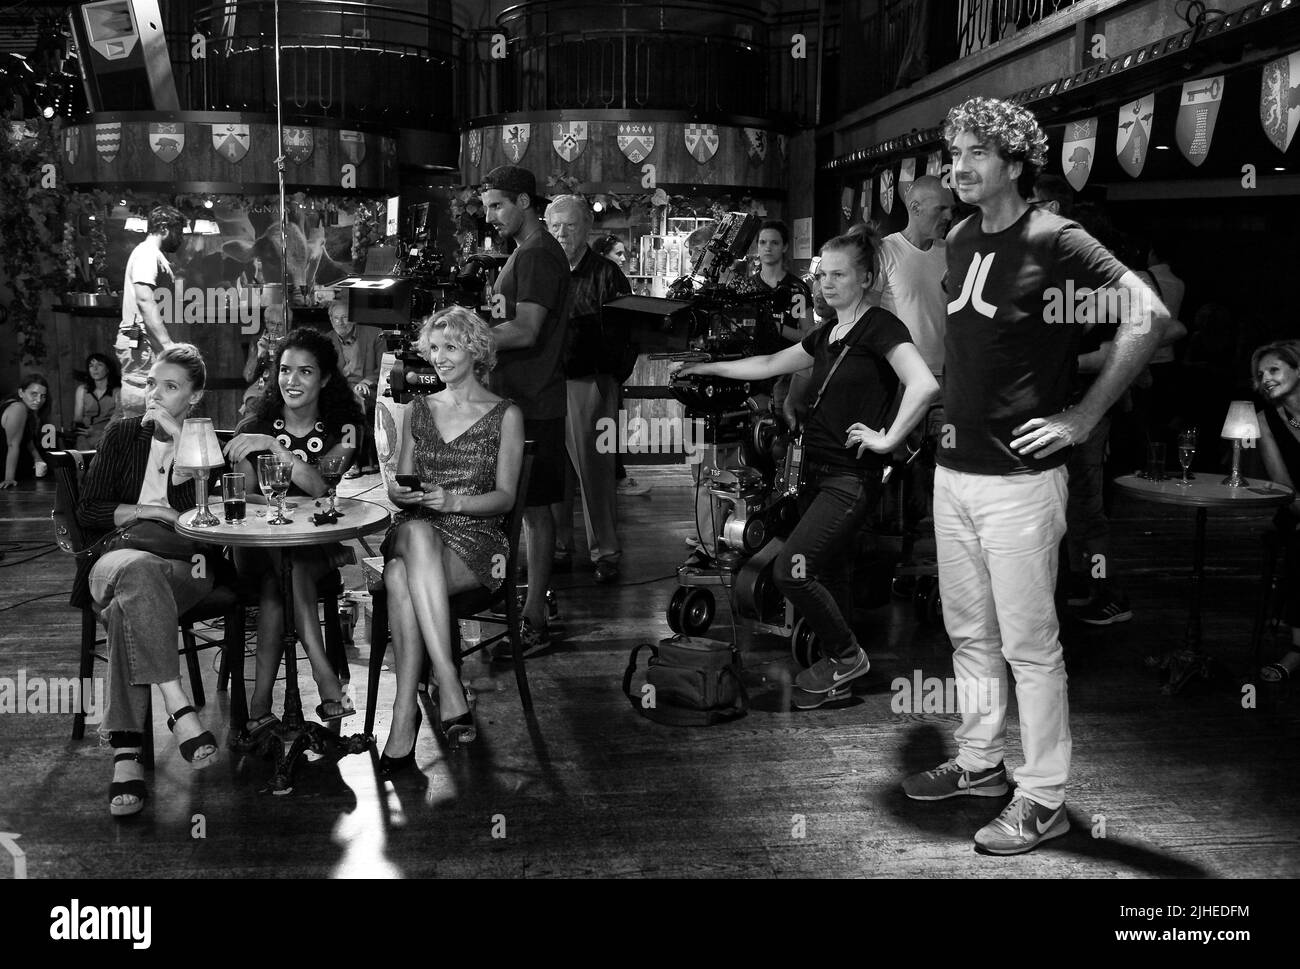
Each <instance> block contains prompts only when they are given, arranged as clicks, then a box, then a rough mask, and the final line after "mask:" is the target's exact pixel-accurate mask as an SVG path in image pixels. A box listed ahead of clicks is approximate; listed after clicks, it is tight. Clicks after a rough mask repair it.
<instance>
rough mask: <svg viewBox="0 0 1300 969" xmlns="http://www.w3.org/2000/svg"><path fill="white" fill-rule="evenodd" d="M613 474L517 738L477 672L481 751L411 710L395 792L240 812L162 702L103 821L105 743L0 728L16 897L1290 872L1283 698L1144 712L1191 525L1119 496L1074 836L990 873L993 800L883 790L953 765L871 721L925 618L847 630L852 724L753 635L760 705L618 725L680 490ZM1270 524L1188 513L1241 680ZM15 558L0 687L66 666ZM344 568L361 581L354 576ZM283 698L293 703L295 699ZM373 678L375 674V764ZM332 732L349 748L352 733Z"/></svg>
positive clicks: (657, 619)
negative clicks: (816, 701) (62, 891)
mask: <svg viewBox="0 0 1300 969" xmlns="http://www.w3.org/2000/svg"><path fill="white" fill-rule="evenodd" d="M635 470H636V473H637V475H638V477H642V478H645V479H646V480H649V481H652V482H653V483H654V486H655V487H654V490H653V491H652V493H651V494H650V495H649V496H647V497H640V498H629V499H620V507H621V510H622V512H623V514H624V539H625V543H626V547H627V551H626V553H625V558H624V565H623V575H624V582H623V584H622V585H619V586H616V587H603V586H596V585H594V584H593V583H592V580H591V573H590V571H589V570H587V569H582V570H579V571H575V572H574V573H573V574H572V575H562V576H557V578H556V581H555V586H556V588H557V591H558V595H559V600H560V608H561V610H562V625H561V627H560V628H562V629H563V631H564V633H565V637H564V640H563V643H562V644H561V645H559V646H558V647H556V648H554V649H552V650H551V651H549V652H548V653H546V654H544V655H543V656H541V657H540V658H538V659H536V660H534V661H532V662H530V664H529V674H530V680H531V683H532V686H533V693H534V697H535V699H536V704H537V715H536V719H535V721H534V722H530V723H526V722H525V721H524V719H523V717H522V715H521V713H520V708H519V703H518V696H517V693H516V690H515V683H514V676H513V673H512V672H510V671H509V670H506V671H502V672H499V671H495V670H492V669H490V668H489V667H487V666H486V665H483V664H481V663H478V662H476V661H471V662H470V663H469V664H468V665H467V673H468V679H469V682H470V683H471V685H472V687H473V688H474V690H475V691H477V693H478V721H479V726H480V734H479V740H478V741H477V743H476V744H475V745H474V746H472V747H471V748H469V749H467V750H463V751H457V752H454V753H449V752H448V751H447V750H445V749H444V748H443V747H442V746H441V745H440V742H439V741H438V740H437V739H436V738H435V737H434V735H433V733H432V732H431V731H430V730H429V729H428V726H427V725H428V723H429V721H430V719H431V716H432V714H433V711H431V710H429V709H427V708H426V710H425V724H426V726H425V728H424V730H423V731H422V733H421V735H420V739H419V746H418V754H419V766H420V771H419V773H414V772H412V773H410V774H409V776H407V777H404V778H399V779H398V780H397V781H396V782H394V783H392V784H388V783H380V782H379V781H378V780H377V777H376V773H375V765H376V755H374V754H373V753H372V754H370V755H365V756H352V757H347V758H344V759H343V760H342V761H341V762H340V763H338V764H337V765H334V764H332V763H330V762H329V761H322V762H321V763H319V764H316V765H313V766H311V767H309V768H306V769H304V770H302V771H300V781H299V786H298V787H297V789H296V790H295V792H294V793H293V794H292V795H291V796H288V797H282V798H277V797H272V796H269V795H266V794H260V793H258V791H259V788H261V787H262V786H263V784H264V783H265V781H266V780H267V778H268V776H269V773H270V770H269V765H268V764H267V763H266V762H264V761H261V760H257V759H252V758H248V757H240V756H238V755H234V754H232V753H231V752H229V751H227V750H224V749H223V751H222V758H223V759H222V762H221V764H219V765H218V766H217V767H216V768H214V769H212V770H209V771H206V772H203V773H195V772H192V771H191V770H190V769H189V767H188V765H186V764H185V763H184V762H183V761H182V760H181V758H180V756H179V754H178V753H177V752H176V749H175V746H174V744H172V743H171V741H170V738H169V737H168V736H167V733H166V728H165V726H164V724H163V722H162V719H161V718H162V712H161V709H160V708H161V704H158V703H155V715H156V717H157V718H158V722H157V723H155V726H154V731H155V735H156V736H157V738H158V741H159V760H158V767H157V770H156V771H155V772H154V773H153V774H152V775H151V776H150V778H149V784H150V799H149V803H148V806H147V808H146V810H145V811H144V813H143V814H142V815H140V816H139V817H137V818H135V819H132V820H130V821H128V822H125V823H119V822H116V821H114V820H113V819H112V818H110V816H109V814H108V811H107V803H106V802H107V784H108V780H109V776H110V771H111V765H110V759H111V758H110V751H109V750H108V749H107V747H103V746H97V743H96V740H95V738H94V736H93V728H92V730H91V736H90V737H88V738H87V739H86V740H85V741H82V742H77V743H74V742H71V741H69V739H68V738H69V735H70V731H71V717H70V716H66V715H49V714H46V715H39V714H30V713H29V714H25V715H19V714H0V779H2V780H0V831H7V832H17V833H19V834H21V835H22V841H21V845H22V847H23V849H24V850H25V851H26V859H27V870H28V876H29V877H31V878H45V877H63V878H73V877H105V876H126V877H135V876H139V877H148V876H156V875H162V874H166V875H180V876H186V877H240V876H254V877H257V876H266V877H277V878H281V879H284V878H292V877H312V878H319V877H331V876H332V877H348V876H358V875H360V876H375V875H379V876H383V875H391V876H396V877H428V876H448V875H450V876H494V877H511V878H514V877H530V878H537V877H555V876H579V877H581V876H599V877H624V876H631V877H636V876H664V875H671V876H744V877H750V876H758V877H774V876H775V877H787V876H796V877H798V876H882V877H931V878H933V877H957V876H975V877H995V876H996V877H1006V876H1009V877H1029V878H1043V877H1049V878H1067V877H1097V876H1103V877H1105V876H1117V877H1122V878H1145V877H1156V878H1160V877H1193V878H1196V877H1216V878H1217V877H1241V876H1265V877H1279V876H1290V877H1295V876H1296V875H1300V835H1297V832H1298V831H1300V798H1297V797H1296V794H1297V792H1298V791H1297V788H1298V787H1300V785H1298V784H1297V781H1296V778H1297V777H1300V715H1298V714H1300V691H1297V690H1296V689H1295V688H1294V687H1292V688H1289V689H1288V688H1285V687H1281V688H1279V687H1272V688H1270V687H1268V686H1266V685H1261V687H1260V690H1259V693H1258V696H1257V702H1256V704H1255V706H1254V708H1253V709H1243V702H1242V694H1241V693H1240V692H1239V686H1238V684H1236V683H1234V682H1232V681H1231V680H1230V679H1229V680H1227V681H1225V682H1222V683H1218V684H1205V685H1202V686H1200V687H1199V688H1197V689H1196V690H1194V691H1192V692H1190V693H1189V694H1187V695H1183V696H1178V697H1166V696H1162V695H1161V693H1160V691H1159V680H1158V679H1157V678H1155V677H1154V675H1153V674H1151V673H1149V672H1147V671H1146V670H1144V669H1143V667H1142V658H1143V657H1144V656H1145V655H1147V654H1148V653H1150V652H1153V651H1158V650H1159V649H1160V648H1162V647H1163V646H1164V645H1166V644H1170V643H1174V642H1176V641H1177V640H1178V639H1179V638H1180V637H1181V634H1182V624H1183V620H1184V618H1185V616H1186V598H1185V596H1186V581H1185V575H1186V571H1187V568H1188V565H1189V562H1190V546H1191V517H1190V513H1184V512H1182V511H1181V510H1179V509H1175V508H1167V507H1164V506H1155V505H1144V504H1139V503H1136V502H1131V501H1126V500H1124V499H1121V500H1120V501H1119V503H1118V504H1117V506H1116V508H1115V521H1114V524H1115V533H1116V539H1115V547H1114V558H1115V567H1116V569H1117V572H1118V574H1119V575H1122V576H1123V582H1124V585H1125V587H1126V589H1127V591H1128V592H1129V594H1130V596H1131V597H1132V599H1133V602H1134V609H1135V612H1136V617H1135V618H1134V620H1133V621H1132V622H1130V623H1127V624H1125V625H1120V626H1113V627H1109V628H1103V629H1091V628H1089V627H1084V626H1079V625H1067V626H1066V627H1065V628H1064V629H1063V632H1062V639H1063V641H1064V642H1065V645H1066V656H1067V663H1068V666H1069V671H1070V702H1071V714H1072V716H1071V723H1072V730H1073V735H1074V761H1073V767H1072V772H1071V777H1070V784H1069V789H1068V807H1069V816H1070V820H1071V823H1072V825H1073V828H1074V830H1073V831H1072V832H1071V834H1070V835H1069V836H1067V837H1065V838H1062V839H1060V840H1058V841H1055V842H1052V843H1051V844H1050V845H1047V846H1045V847H1043V848H1042V849H1040V850H1038V851H1036V852H1033V853H1031V854H1029V855H1025V856H1021V857H1018V858H1010V859H993V858H987V857H984V856H981V855H977V854H975V853H974V852H973V850H972V844H971V835H972V834H973V833H974V832H975V830H976V829H977V828H978V827H980V825H982V824H983V823H984V822H986V821H987V820H989V819H990V818H991V817H992V816H994V815H995V814H996V813H997V811H998V810H1000V808H1001V807H1002V803H1003V802H1002V801H1001V800H998V801H986V800H982V799H980V800H977V799H973V798H965V799H957V800H955V801H949V802H941V803H935V804H921V803H914V802H911V801H909V800H907V799H906V798H905V797H904V796H903V795H902V794H901V792H900V790H899V779H900V777H901V776H902V775H904V774H906V773H909V772H912V771H916V770H920V769H925V768H929V767H933V766H934V765H935V764H937V763H938V762H939V761H941V760H942V759H944V758H945V756H947V755H948V754H950V753H951V751H952V750H953V746H952V737H951V734H952V729H953V726H954V723H955V720H956V718H955V716H952V715H945V714H921V713H918V714H898V713H895V712H893V711H892V710H891V704H890V700H891V693H890V683H891V681H892V680H893V679H894V678H895V677H897V676H902V677H906V678H908V679H909V680H910V679H911V678H912V677H913V676H914V673H915V671H918V670H919V671H921V675H922V676H923V677H929V676H934V677H939V678H944V677H948V676H950V675H951V673H952V664H951V659H950V655H949V647H948V643H947V639H946V637H945V635H944V633H943V630H942V628H938V627H935V626H928V625H920V624H918V622H917V621H916V620H915V619H914V618H913V615H912V610H911V607H910V604H909V603H903V602H900V601H897V600H895V601H894V602H893V603H892V604H891V605H889V606H886V607H883V608H880V609H877V610H875V611H873V612H871V613H869V614H868V616H867V619H868V622H867V626H866V628H865V629H863V630H862V634H863V635H865V636H866V637H867V638H865V639H864V640H863V642H864V644H866V645H867V647H868V649H869V651H870V653H871V658H872V663H873V667H872V672H871V675H870V676H869V677H868V678H867V681H866V683H865V685H863V686H862V687H861V688H860V689H859V691H858V694H859V695H858V696H857V698H856V700H855V702H854V703H853V704H852V705H851V706H848V707H847V708H841V709H838V710H829V709H824V710H820V711H814V712H807V713H792V712H788V689H789V687H788V683H789V681H790V678H791V676H792V672H793V664H792V662H791V660H790V659H789V656H788V653H787V652H786V651H785V648H784V644H783V643H781V642H780V641H777V640H767V639H764V640H763V641H760V642H757V643H754V644H752V648H750V649H749V651H748V652H747V653H746V666H747V677H748V679H749V682H750V686H751V689H752V692H753V695H754V709H753V710H752V712H751V713H750V714H749V715H748V716H747V717H745V718H744V719H742V720H740V721H739V722H737V723H734V724H731V725H727V726H720V727H714V728H709V729H696V730H687V729H674V728H668V727H662V726H658V725H656V724H653V723H650V722H648V721H646V720H643V719H641V718H640V717H639V716H637V715H636V714H635V713H634V712H633V711H632V710H631V709H630V708H629V706H628V704H627V701H626V700H625V699H624V698H623V696H622V694H621V692H620V689H619V685H620V684H619V680H620V677H621V674H622V670H623V667H624V665H625V663H626V660H627V655H628V652H629V650H630V648H631V647H632V646H633V645H634V644H636V643H638V642H643V641H646V640H653V639H657V638H659V637H661V636H664V635H667V633H668V630H667V624H666V621H665V618H664V607H665V605H666V603H667V600H668V597H669V595H670V594H671V593H672V591H673V589H674V588H675V581H674V580H673V579H672V575H673V572H674V569H675V567H676V566H677V565H678V564H679V563H680V561H681V559H682V556H683V553H684V552H685V546H684V544H683V540H684V538H685V537H686V536H687V535H688V534H690V533H691V532H692V531H693V526H692V525H691V524H689V514H690V509H691V492H690V488H689V482H688V480H687V478H686V477H685V476H684V475H683V474H682V473H681V472H680V471H672V470H669V469H656V470H652V469H641V468H638V469H635ZM352 484H354V485H359V486H360V487H353V488H350V489H346V490H345V493H359V492H362V491H364V490H365V487H366V486H368V485H371V484H373V479H361V480H360V481H358V482H354V483H352ZM52 494H53V487H52V485H50V484H48V483H45V482H39V483H36V484H31V483H28V484H26V485H25V486H23V487H20V488H19V489H18V490H17V491H16V492H15V491H6V492H2V493H0V521H3V534H2V538H3V540H4V541H5V542H9V543H15V542H16V543H25V547H31V546H33V545H35V544H37V543H46V542H48V541H49V540H50V537H51V528H50V522H49V518H48V512H49V506H50V503H51V500H52ZM371 496H373V494H372V495H371ZM1263 523H1264V519H1263V518H1262V517H1252V516H1242V517H1221V516H1212V517H1211V520H1210V527H1209V546H1208V547H1209V556H1208V561H1209V567H1208V572H1207V574H1208V581H1207V587H1206V592H1205V597H1204V606H1205V623H1206V626H1205V630H1206V642H1207V644H1208V645H1209V647H1210V649H1211V651H1212V652H1214V653H1215V654H1216V655H1217V656H1219V657H1220V658H1221V659H1223V660H1224V661H1225V663H1226V664H1227V665H1228V666H1229V667H1230V668H1231V669H1233V670H1234V671H1236V672H1245V670H1246V669H1247V668H1248V666H1249V659H1250V657H1249V655H1248V647H1247V643H1248V639H1249V633H1250V623H1251V620H1252V617H1253V611H1254V607H1255V601H1256V596H1257V593H1258V588H1257V581H1258V580H1257V578H1256V576H1257V575H1258V551H1257V550H1258V542H1257V539H1256V535H1257V533H1258V531H1259V529H1260V526H1261V525H1262V524H1263ZM579 533H581V525H579ZM5 547H6V548H9V547H10V546H8V545H7V546H5ZM31 554H33V553H31V552H23V551H9V552H8V553H7V555H6V558H5V559H4V561H3V562H0V566H3V568H0V610H3V611H0V630H2V631H0V676H11V677H13V676H17V674H18V671H19V670H25V671H26V675H27V677H28V678H31V677H35V676H58V677H63V676H72V675H75V671H76V661H75V652H76V642H77V636H78V624H77V616H76V614H75V613H74V612H73V611H72V610H70V609H69V608H68V607H67V605H66V590H67V587H68V585H69V583H70V579H71V576H72V573H73V563H72V559H71V558H70V557H69V556H67V555H64V554H63V553H60V552H58V551H51V552H49V553H48V554H43V555H39V556H38V557H36V558H32V559H30V560H28V561H25V562H24V561H23V560H24V559H26V558H28V556H29V555H31ZM345 577H346V578H347V579H348V580H349V584H350V585H351V586H354V587H355V586H358V585H359V584H360V576H359V573H358V572H357V570H355V569H353V570H349V571H348V572H347V574H346V576H345ZM33 597H38V598H35V599H34V601H29V602H25V601H24V600H29V599H32V598H33ZM722 618H723V619H724V620H725V613H724V616H723V617H722ZM719 626H720V627H722V628H726V626H725V623H722V622H720V623H719V624H718V626H715V628H719ZM366 635H367V629H366V627H365V626H364V625H362V626H361V627H360V628H359V629H358V637H357V638H358V643H359V647H358V649H357V650H354V651H351V654H350V656H351V668H352V689H353V691H354V693H355V695H356V697H357V699H358V701H359V705H360V703H361V702H363V701H364V696H365V686H366V684H365V677H366V662H365V661H366V658H367V656H368V649H367V646H366V645H365V642H364V639H365V637H366ZM748 638H749V637H746V639H748ZM203 656H204V669H205V674H206V675H205V680H206V683H207V688H208V696H209V701H208V704H207V706H206V708H205V709H204V710H203V711H202V716H203V720H204V722H205V723H206V724H207V725H208V726H209V727H210V728H212V729H213V730H214V731H217V732H219V736H222V737H225V735H226V726H227V710H228V708H227V698H226V696H225V695H224V694H217V693H216V692H215V689H214V687H215V675H214V673H213V672H212V667H213V662H214V658H215V651H213V652H208V653H204V654H203ZM248 670H249V674H250V675H251V672H252V663H251V662H250V663H249V664H248ZM302 679H303V689H304V696H303V701H304V706H305V707H306V708H307V709H311V707H313V706H314V705H315V703H316V702H317V698H316V696H315V689H314V686H313V685H312V683H311V679H310V677H309V676H307V675H306V674H305V673H304V675H303V677H302ZM250 685H251V684H250ZM392 689H393V679H392V674H391V673H387V672H386V673H384V674H383V681H382V682H381V684H380V693H379V695H380V708H379V716H378V722H377V725H376V732H377V734H378V736H379V741H380V745H381V747H382V742H383V738H384V737H385V736H386V735H387V732H388V718H389V710H390V707H391V697H392ZM277 709H278V694H277ZM1011 721H1012V725H1011V727H1010V738H1009V742H1010V747H1009V751H1008V767H1014V766H1016V765H1017V764H1018V763H1019V762H1020V754H1019V738H1018V729H1017V727H1016V726H1015V718H1014V714H1013V716H1012V717H1011ZM349 727H350V728H351V729H355V730H360V729H361V717H360V716H358V717H356V718H355V719H353V720H349V721H345V728H349ZM200 816H201V819H200ZM494 833H495V834H496V835H498V836H496V837H494ZM196 834H202V835H203V837H195V835H196ZM499 835H504V837H500V836H499ZM1103 835H1104V836H1103Z"/></svg>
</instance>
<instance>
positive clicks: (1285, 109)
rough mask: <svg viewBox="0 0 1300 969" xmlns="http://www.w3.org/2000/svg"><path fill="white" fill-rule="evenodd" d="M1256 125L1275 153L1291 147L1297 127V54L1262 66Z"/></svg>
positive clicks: (1299, 72)
mask: <svg viewBox="0 0 1300 969" xmlns="http://www.w3.org/2000/svg"><path fill="white" fill-rule="evenodd" d="M1259 123H1260V124H1262V125H1263V126H1264V133H1265V134H1266V135H1268V140H1269V141H1271V142H1273V144H1274V145H1275V146H1276V147H1277V150H1278V151H1286V150H1287V149H1288V148H1290V147H1291V139H1292V138H1294V137H1295V129H1296V125H1297V124H1300V51H1296V52H1295V53H1294V54H1288V55H1287V56H1286V57H1279V58H1278V59H1277V60H1275V61H1269V62H1268V63H1267V64H1265V65H1264V75H1263V78H1262V80H1261V81H1260V87H1259Z"/></svg>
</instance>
